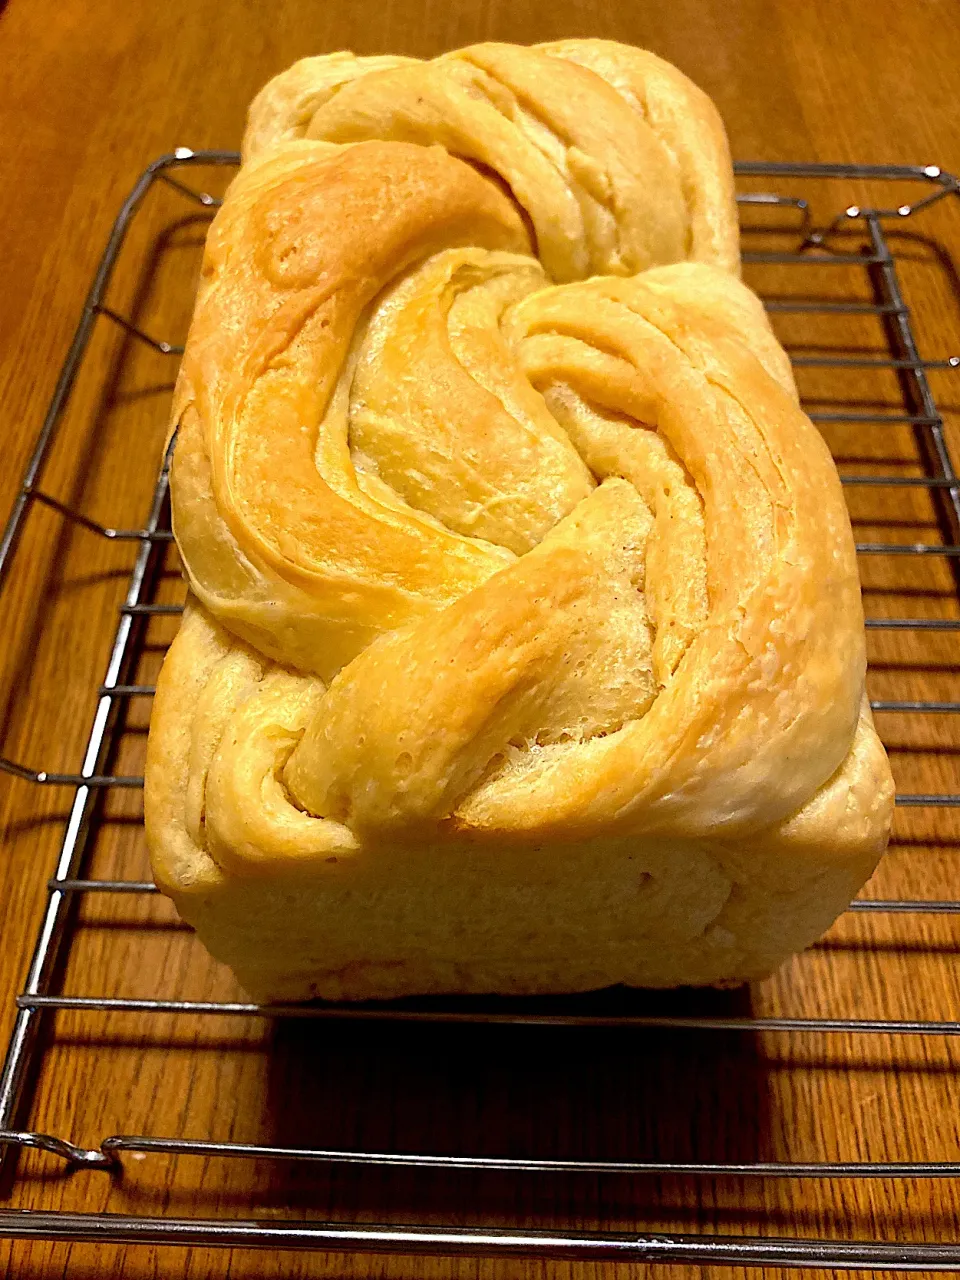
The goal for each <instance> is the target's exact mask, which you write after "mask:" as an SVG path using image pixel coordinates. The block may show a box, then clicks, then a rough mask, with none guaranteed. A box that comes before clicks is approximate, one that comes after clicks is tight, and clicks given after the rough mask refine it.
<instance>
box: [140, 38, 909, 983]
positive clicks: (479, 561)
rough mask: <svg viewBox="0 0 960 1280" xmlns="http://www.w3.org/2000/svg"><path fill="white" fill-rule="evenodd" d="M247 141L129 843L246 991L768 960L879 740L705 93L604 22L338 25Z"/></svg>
mask: <svg viewBox="0 0 960 1280" xmlns="http://www.w3.org/2000/svg"><path fill="white" fill-rule="evenodd" d="M244 155H245V164H244V167H243V169H242V170H241V173H240V174H239V176H238V178H237V179H236V181H235V183H234V184H233V186H232V187H231V190H230V192H229V194H228V197H227V199H226V201H225V203H224V206H223V208H222V210H221V211H220V213H219V214H218V216H217V219H216V220H215V223H214V226H213V228H212V229H211V233H210V237H209V240H208V246H207V252H206V256H205V262H204V269H203V278H202V283H201V289H200V294H199V297H198V302H197V310H196V314H195V319H194V324H193V327H192V329H191V334H190V337H189V340H188V343H187V350H186V354H185V357H184V362H183V367H182V371H181V376H180V379H179V382H178V388H177V393H176V397H175V411H174V423H175V426H176V427H177V430H178V437H177V444H176V449H175V454H174V465H173V472H172V480H171V490H172V501H173V515H174V530H175V533H176V536H177V541H178V544H179V547H180V550H181V554H182V556H183V561H184V566H185V569H186V572H187V576H188V579H189V583H190V587H191V590H192V593H193V596H194V597H195V599H196V603H194V604H191V606H190V607H189V609H188V613H187V616H186V617H185V620H184V625H183V628H182V630H181V633H180V635H179V636H178V638H177V640H176V641H175V643H174V645H173V647H172V649H171V652H170V655H169V656H168V659H167V662H166V664H165V667H164V671H163V673H162V676H161V680H160V684H159V688H158V695H157V704H156V708H155V714H154V721H153V725H152V729H151V741H150V750H149V758H148V771H147V797H146V799H147V827H148V838H149V840H150V844H151V850H152V854H153V859H154V866H155V871H156V874H157V877H158V881H159V882H160V883H161V885H162V887H164V888H166V889H167V890H168V891H169V892H171V893H172V894H173V896H174V897H175V899H176V900H177V902H178V904H179V906H180V909H181V911H182V912H183V914H184V915H185V916H186V917H187V918H188V919H189V920H191V921H192V922H194V923H195V924H196V925H197V927H198V929H199V930H200V932H201V935H202V936H203V937H204V938H205V939H206V940H207V942H208V944H209V945H210V946H211V949H212V950H213V951H214V952H215V954H217V955H219V956H220V957H221V958H223V959H225V960H226V961H227V962H228V963H230V964H232V965H233V967H234V968H235V969H236V971H237V972H238V974H239V976H240V978H241V980H242V981H243V982H244V983H245V985H246V986H247V987H248V988H249V989H250V990H251V991H253V992H254V994H257V995H261V996H262V995H268V996H273V997H282V998H301V997H304V996H310V995H317V994H319V995H324V996H328V997H332V998H363V997H370V996H383V995H398V994H405V993H409V992H418V991H443V990H457V991H483V990H504V991H551V990H576V989H584V988H588V987H591V986H599V985H604V984H606V983H610V982H628V983H635V984H654V985H671V984H678V983H684V982H701V983H702V982H730V981H737V980H743V979H746V978H750V977H753V976H758V975H759V974H762V973H764V972H767V971H769V969H770V968H772V967H773V966H774V965H775V964H776V963H778V962H779V961H780V960H781V959H782V958H783V957H784V956H785V955H787V954H789V953H790V952H791V951H793V950H796V949H799V948H800V947H802V946H804V945H807V944H808V943H809V942H810V941H812V940H813V939H814V938H815V937H816V936H817V935H818V934H819V933H820V932H822V930H823V928H825V927H826V925H827V924H829V922H830V921H831V920H832V919H833V917H834V916H835V915H836V914H837V912H838V911H839V910H840V909H842V907H843V906H844V905H845V903H846V901H847V900H848V899H849V897H850V896H851V895H852V893H853V892H855V891H856V889H857V887H858V886H859V884H860V883H862V881H863V880H864V879H865V878H866V876H867V875H868V874H869V872H870V870H871V869H872V867H873V865H874V864H875V862H876V860H877V858H878V857H879V855H880V853H881V852H882V849H883V847H884V845H885V843H886V838H887V833H888V830H889V823H890V813H891V805H892V785H891V782H890V775H889V767H888V765H887V761H886V757H885V756H884V753H883V750H882V748H881V747H880V744H879V741H878V740H877V738H876V734H875V732H874V730H873V726H872V723H871V720H870V714H869V709H868V707H867V704H866V702H865V700H864V692H863V686H864V670H865V650H864V635H863V618H862V610H861V605H860V596H859V584H858V577H857V567H856V557H855V551H854V546H853V539H852V535H851V531H850V525H849V520H848V517H847V515H846V509H845V505H844V502H843V496H842V492H841V489H840V484H839V480H838V478H837V475H836V471H835V468H834V466H833V463H832V460H831V458H830V456H829V453H828V452H827V450H826V447H825V445H824V444H823V442H822V440H821V438H820V436H819V434H818V433H817V431H816V430H815V428H814V427H813V426H812V424H811V423H810V422H809V420H808V419H807V418H806V417H805V415H804V414H803V412H802V411H801V409H800V408H799V406H798V403H797V397H796V392H795V389H794V386H793V382H792V378H791V374H790V369H789V364H788V362H787V360H786V357H785V355H784V353H783V352H782V350H781V349H780V347H779V345H778V344H777V342H776V340H775V338H774V336H773V334H772V332H771V330H770V327H769V325H768V322H767V320H766V317H765V315H764V312H763V309H762V307H761V305H760V304H759V302H758V301H757V299H756V298H755V297H754V295H753V294H751V293H750V292H749V290H747V289H746V288H745V287H744V286H743V285H742V284H740V282H739V279H738V257H737V252H736V218H735V207H734V205H733V197H732V179H731V175H730V166H729V159H728V157H727V154H726V143H725V139H724V137H723V131H722V127H721V126H720V124H719V121H718V120H717V117H716V113H715V112H714V110H713V108H712V106H711V105H710V104H709V102H708V101H707V100H706V99H704V98H703V95H702V94H700V93H699V91H697V90H696V89H694V87H693V86H691V85H690V84H689V82H687V81H686V80H685V79H684V78H683V77H682V76H680V74H679V73H678V72H676V71H675V70H674V69H673V68H670V67H668V66H667V65H666V64H664V63H662V62H660V61H659V60H658V59H656V58H654V57H653V56H652V55H650V54H646V53H642V52H641V51H638V50H633V49H626V48H624V47H622V46H617V45H611V44H610V43H609V42H603V41H563V42H559V43H558V44H555V45H548V46H541V47H540V48H538V49H533V50H531V49H521V48H517V47H514V46H503V45H492V46H478V47H475V48H473V49H468V50H462V51H459V52H457V53H455V54H450V55H445V56H444V57H443V58H439V59H436V60H435V61H434V62H432V63H418V62H415V61H412V60H405V59H360V58H355V57H353V55H331V56H330V57H328V58H318V59H307V60H305V61H304V62H303V63H300V64H297V65H296V66H295V67H294V68H292V69H291V70H290V71H289V72H287V73H285V74H284V75H282V76H280V77H278V78H277V79H276V80H275V81H273V82H271V84H270V85H268V86H267V88H266V89H265V90H264V91H263V93H262V94H261V95H260V96H259V97H258V99H257V100H256V101H255V103H254V104H253V107H252V108H251V115H250V123H249V128H248V134H247V138H246V140H245V146H244Z"/></svg>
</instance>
